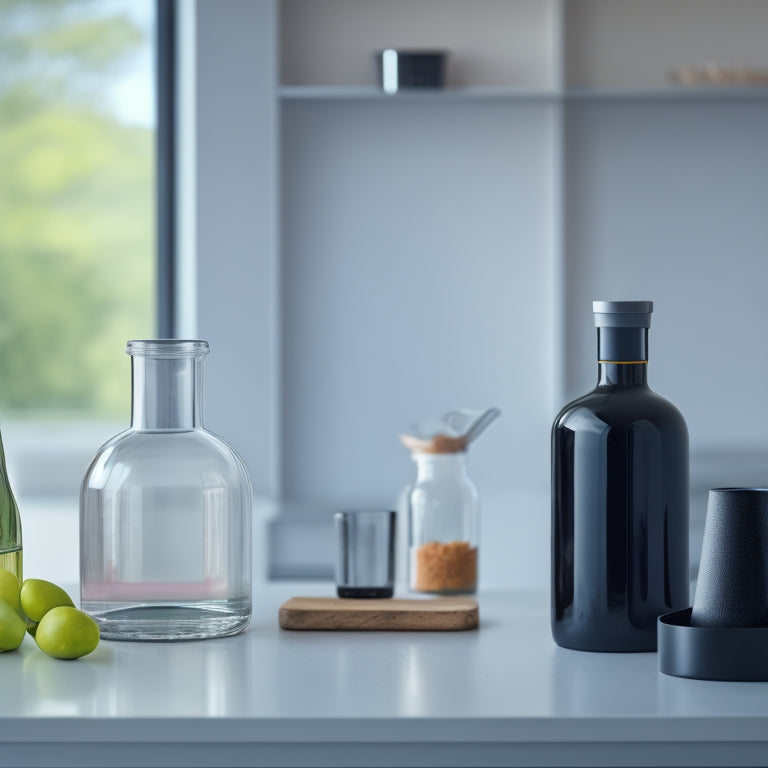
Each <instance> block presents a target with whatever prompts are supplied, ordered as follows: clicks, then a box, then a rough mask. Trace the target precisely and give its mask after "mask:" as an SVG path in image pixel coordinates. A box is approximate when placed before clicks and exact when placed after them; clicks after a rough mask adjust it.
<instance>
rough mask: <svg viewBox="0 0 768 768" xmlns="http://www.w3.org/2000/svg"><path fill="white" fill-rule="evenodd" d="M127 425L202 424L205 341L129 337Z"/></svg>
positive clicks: (192, 426)
mask: <svg viewBox="0 0 768 768" xmlns="http://www.w3.org/2000/svg"><path fill="white" fill-rule="evenodd" d="M127 352H128V354H129V355H130V356H131V371H132V388H133V397H132V404H131V427H132V428H133V429H142V430H188V429H195V428H197V427H202V426H203V365H204V358H205V355H207V354H208V344H207V342H205V341H177V340H175V339H168V340H166V339H159V340H154V341H129V342H128V349H127Z"/></svg>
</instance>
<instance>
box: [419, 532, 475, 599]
mask: <svg viewBox="0 0 768 768" xmlns="http://www.w3.org/2000/svg"><path fill="white" fill-rule="evenodd" d="M412 559H413V562H412V564H411V573H412V583H411V588H412V589H414V590H416V591H417V592H474V591H475V589H476V588H477V547H473V546H471V545H470V543H469V542H468V541H450V542H447V543H445V544H444V543H441V542H439V541H430V542H427V543H426V544H422V545H421V546H418V547H414V548H413V550H412Z"/></svg>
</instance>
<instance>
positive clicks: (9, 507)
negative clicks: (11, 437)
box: [0, 437, 24, 584]
mask: <svg viewBox="0 0 768 768" xmlns="http://www.w3.org/2000/svg"><path fill="white" fill-rule="evenodd" d="M22 559H23V558H22V546H21V518H20V517H19V508H18V506H17V505H16V499H15V498H14V497H13V491H12V490H11V483H10V482H9V480H8V470H7V469H6V468H5V451H4V450H3V440H2V437H0V568H6V569H7V570H9V571H11V573H13V574H15V575H16V578H17V579H18V580H19V584H21V583H22V581H23V579H24V576H23V573H22Z"/></svg>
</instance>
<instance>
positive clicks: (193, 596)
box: [80, 340, 251, 640]
mask: <svg viewBox="0 0 768 768" xmlns="http://www.w3.org/2000/svg"><path fill="white" fill-rule="evenodd" d="M208 351H209V350H208V344H207V342H205V341H176V340H154V341H129V342H128V348H127V352H128V354H129V355H130V356H131V368H132V382H133V402H132V413H131V426H130V428H129V429H127V430H125V431H124V432H121V433H120V434H119V435H117V436H116V437H114V438H112V439H111V440H109V441H108V442H107V443H105V444H104V445H103V446H102V447H101V448H100V449H99V452H98V453H97V454H96V456H95V458H94V459H93V461H92V462H91V464H90V466H89V468H88V471H87V472H86V475H85V478H84V480H83V485H82V488H81V493H80V582H81V601H82V608H83V610H84V611H86V612H87V613H89V614H90V615H91V616H93V618H94V619H95V620H96V621H97V622H98V624H99V627H100V629H101V634H102V637H104V638H110V639H116V640H188V639H194V638H209V637H219V636H223V635H233V634H235V633H237V632H240V631H241V630H242V629H244V628H245V627H246V626H247V625H248V622H249V621H250V617H251V488H250V483H249V480H248V475H247V473H246V470H245V467H244V466H243V463H242V461H241V460H240V458H239V457H238V456H237V454H236V453H235V452H234V451H233V450H232V449H231V448H230V447H229V446H228V445H227V444H226V443H225V442H224V441H222V440H221V439H220V438H218V437H217V436H216V435H214V434H212V433H211V432H208V431H207V430H206V429H205V428H204V427H203V366H204V358H205V355H207V354H208Z"/></svg>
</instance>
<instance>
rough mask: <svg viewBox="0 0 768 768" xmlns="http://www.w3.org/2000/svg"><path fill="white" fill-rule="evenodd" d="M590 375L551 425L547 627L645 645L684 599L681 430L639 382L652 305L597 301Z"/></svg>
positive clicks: (579, 643)
mask: <svg viewBox="0 0 768 768" xmlns="http://www.w3.org/2000/svg"><path fill="white" fill-rule="evenodd" d="M593 311H594V313H595V325H596V326H597V329H598V383H597V386H596V387H595V389H593V390H592V391H591V392H590V393H589V394H587V395H585V396H584V397H581V398H579V399H578V400H575V401H574V402H572V403H570V404H569V405H567V406H566V407H565V408H564V409H563V410H562V411H561V412H560V413H559V414H558V416H557V419H556V420H555V423H554V425H553V427H552V634H553V636H554V639H555V642H557V644H558V645H561V646H563V647H565V648H574V649H577V650H584V651H652V650H655V649H656V619H657V617H658V616H659V615H660V614H663V613H667V612H669V611H673V610H677V609H680V608H686V607H687V606H688V605H689V602H688V578H689V577H688V430H687V428H686V425H685V421H684V420H683V417H682V416H681V415H680V412H679V411H678V410H677V409H676V408H675V407H674V406H673V405H672V404H671V403H669V402H668V401H667V400H664V399H663V398H662V397H659V396H658V395H656V394H655V393H654V392H653V391H652V390H651V389H650V388H649V387H648V382H647V369H648V328H649V327H650V324H651V313H652V312H653V304H652V302H650V301H596V302H594V305H593Z"/></svg>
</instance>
